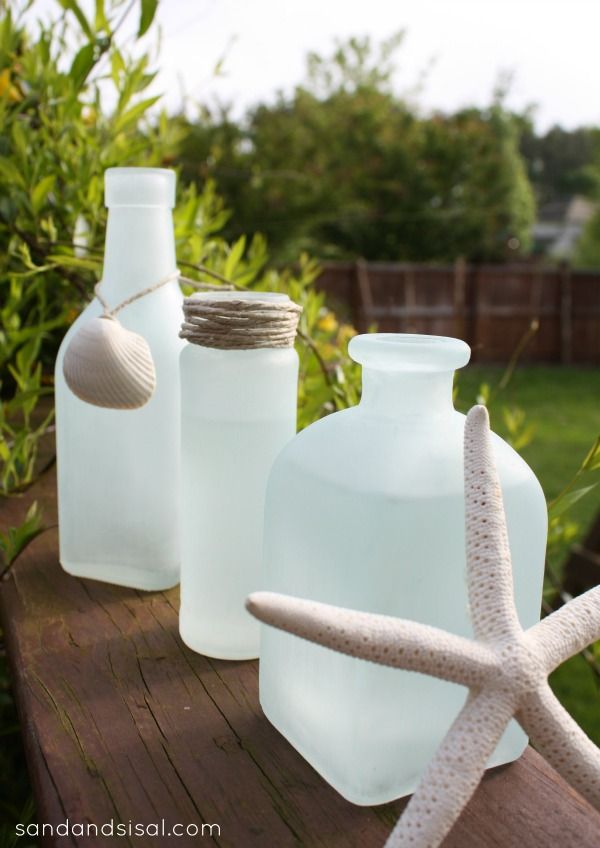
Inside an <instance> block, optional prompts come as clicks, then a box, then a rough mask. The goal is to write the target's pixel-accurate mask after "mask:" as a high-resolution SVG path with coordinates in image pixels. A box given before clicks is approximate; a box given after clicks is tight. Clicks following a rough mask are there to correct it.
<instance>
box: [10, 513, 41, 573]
mask: <svg viewBox="0 0 600 848" xmlns="http://www.w3.org/2000/svg"><path fill="white" fill-rule="evenodd" d="M42 530H43V527H42V513H41V510H40V509H39V507H38V502H37V501H34V502H33V503H32V504H31V506H30V507H29V509H28V510H27V515H26V516H25V521H24V522H23V523H22V524H20V525H19V527H10V528H9V530H8V533H0V550H2V553H3V554H4V563H5V566H6V569H5V571H6V570H7V568H8V566H10V565H11V563H13V562H14V561H15V559H16V558H17V557H18V555H19V554H20V553H21V551H22V550H23V549H24V548H25V546H26V545H28V544H29V542H31V541H33V539H35V537H36V536H39V534H40V533H41V532H42ZM3 573H4V572H3Z"/></svg>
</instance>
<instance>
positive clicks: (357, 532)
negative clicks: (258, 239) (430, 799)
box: [260, 333, 547, 804]
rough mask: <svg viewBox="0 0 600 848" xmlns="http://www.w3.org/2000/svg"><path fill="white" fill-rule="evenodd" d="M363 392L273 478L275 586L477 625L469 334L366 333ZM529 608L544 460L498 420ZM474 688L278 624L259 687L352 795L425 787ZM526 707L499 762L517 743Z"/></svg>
mask: <svg viewBox="0 0 600 848" xmlns="http://www.w3.org/2000/svg"><path fill="white" fill-rule="evenodd" d="M350 354H351V356H352V357H353V358H354V359H355V360H356V361H357V362H359V363H361V364H362V366H363V393H362V399H361V402H360V404H359V405H358V406H356V407H354V408H352V409H348V410H345V411H343V412H339V413H336V414H333V415H330V416H328V417H327V418H324V419H322V420H321V421H318V422H317V423H315V424H313V425H312V426H310V427H308V428H307V429H306V430H304V431H303V432H302V433H300V434H299V435H298V436H296V438H295V439H293V440H292V441H291V442H290V444H289V445H287V447H286V448H285V449H284V450H283V451H282V453H281V454H280V456H279V457H278V459H277V461H276V462H275V464H274V467H273V470H272V473H271V477H270V480H269V485H268V492H267V500H266V514H265V565H266V577H265V581H264V587H265V588H267V589H270V590H273V591H278V592H285V593H288V594H291V595H296V596H298V597H302V598H310V599H314V600H318V601H324V602H327V603H331V604H337V605H340V606H343V607H349V608H352V609H358V610H365V611H370V612H377V613H384V614H388V615H394V616H399V617H403V618H408V619H414V620H417V621H420V622H425V623H427V624H431V625H436V626H437V627H441V628H445V629H447V630H449V631H451V632H453V633H457V634H461V635H464V636H469V637H470V636H472V629H471V624H470V620H469V611H468V601H467V590H466V581H465V565H466V563H465V530H464V500H463V498H464V485H463V429H464V416H463V415H462V414H460V413H458V412H456V411H455V410H454V408H453V403H452V383H453V372H454V370H455V369H456V368H460V367H462V366H463V365H465V364H466V363H467V361H468V359H469V355H470V351H469V348H468V346H467V345H466V344H464V342H461V341H459V340H457V339H450V338H442V337H435V336H417V335H408V334H406V335H404V334H399V335H395V334H379V333H375V334H369V335H362V336H357V337H356V338H355V339H353V340H352V341H351V343H350ZM493 445H494V450H495V455H496V461H497V465H498V471H499V475H500V481H501V486H502V491H503V496H504V502H505V507H506V515H507V521H508V534H509V541H510V548H511V553H512V558H513V563H514V575H515V593H516V600H517V608H518V612H519V617H520V619H521V623H522V625H523V626H524V627H529V626H531V625H532V624H534V623H535V622H536V621H537V620H538V618H539V613H540V603H541V590H542V575H543V568H544V551H545V541H546V530H547V519H546V506H545V500H544V496H543V493H542V491H541V488H540V486H539V483H538V482H537V480H536V478H535V476H534V475H533V473H532V471H531V470H530V469H529V467H528V466H527V465H526V463H525V462H524V461H523V460H522V459H521V458H520V457H519V456H518V455H517V454H516V453H515V451H514V450H513V449H512V448H511V447H509V446H508V445H507V444H506V443H505V442H503V441H502V440H501V439H500V438H498V437H497V436H494V437H493ZM465 696H466V689H465V688H463V687H461V686H458V685H456V684H452V683H446V682H443V681H440V680H436V679H433V678H431V677H427V676H424V675H421V674H417V673H412V672H403V671H399V670H396V669H390V668H384V667H381V666H377V665H375V664H371V663H368V662H365V661H362V660H358V659H354V658H351V657H347V656H342V655H340V654H337V653H334V652H332V651H328V650H327V649H325V648H323V647H320V646H317V645H313V644H309V643H307V642H305V641H303V640H301V639H298V638H296V637H294V636H291V635H289V634H285V633H282V632H280V631H277V630H275V629H273V628H269V627H263V632H262V643H261V663H260V699H261V704H262V707H263V709H264V711H265V713H266V715H267V716H268V718H269V719H270V720H271V722H272V723H273V724H274V725H275V727H277V728H278V729H279V730H280V731H281V732H282V733H283V734H284V735H285V736H286V737H287V739H288V740H289V741H290V742H291V743H292V744H293V745H294V746H295V747H296V748H297V749H298V751H300V753H301V754H302V755H303V756H304V757H305V758H306V759H307V760H308V761H309V762H310V763H311V764H312V765H313V766H314V768H315V769H316V770H317V771H318V772H320V774H321V775H322V776H323V777H324V778H325V779H326V780H327V781H328V782H329V783H330V784H332V785H333V786H334V787H335V788H336V789H337V790H338V791H339V792H340V793H341V794H342V795H343V796H344V797H345V798H347V799H348V800H350V801H353V802H354V803H356V804H380V803H384V802H387V801H390V800H392V799H394V798H398V797H401V796H403V795H407V794H408V793H411V792H412V791H413V790H414V789H415V787H416V784H417V782H418V780H419V777H420V775H421V774H422V772H423V770H424V768H425V766H426V764H427V763H428V761H429V760H430V758H431V756H432V755H433V754H434V752H435V750H436V748H437V747H438V746H439V744H440V742H441V740H442V738H443V736H444V734H445V733H446V731H447V730H448V728H449V726H450V724H451V722H452V720H453V719H454V717H455V716H456V714H457V713H458V711H459V709H460V707H461V706H462V704H463V703H464V700H465ZM526 742H527V740H526V737H525V735H524V734H523V732H522V731H521V729H520V728H519V727H518V726H517V724H516V723H515V722H512V723H511V725H510V726H509V728H508V729H507V731H506V733H505V734H504V736H503V737H502V739H501V740H500V742H499V744H498V747H497V749H496V751H495V752H494V754H493V756H492V757H491V759H490V762H489V765H499V764H501V763H506V762H509V761H511V760H514V759H515V758H517V757H518V756H519V755H520V754H521V753H522V751H523V749H524V747H525V745H526Z"/></svg>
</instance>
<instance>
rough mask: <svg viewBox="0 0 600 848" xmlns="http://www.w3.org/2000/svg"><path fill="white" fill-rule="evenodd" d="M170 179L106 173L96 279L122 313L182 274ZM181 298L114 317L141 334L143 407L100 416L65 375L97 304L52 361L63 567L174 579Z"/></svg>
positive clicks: (113, 576) (145, 585) (152, 580)
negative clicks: (148, 382) (145, 356)
mask: <svg viewBox="0 0 600 848" xmlns="http://www.w3.org/2000/svg"><path fill="white" fill-rule="evenodd" d="M174 202H175V174H174V173H173V172H172V171H168V170H164V169H154V168H111V169H109V170H108V171H107V172H106V174H105V203H106V206H107V207H108V223H107V231H106V244H105V253H104V268H103V275H102V283H101V288H100V290H101V294H102V296H103V299H104V300H105V301H106V302H107V303H108V304H109V305H110V306H111V307H115V306H117V304H119V303H121V302H122V301H123V300H125V299H126V298H128V297H129V296H131V295H134V294H137V293H138V292H140V291H141V290H143V289H145V288H147V287H148V286H151V285H153V284H155V283H157V282H158V281H159V280H161V279H163V278H165V277H166V276H167V275H170V274H173V273H174V272H175V271H176V260H175V243H174V236H173V221H172V211H171V210H172V208H173V205H174ZM181 303H182V295H181V292H180V289H179V285H178V282H177V280H176V279H173V280H172V281H171V282H169V283H168V284H167V285H164V286H162V287H161V288H160V289H158V290H157V291H155V292H153V293H152V294H149V295H147V296H144V297H142V298H140V299H139V300H137V301H135V302H134V303H131V304H130V305H128V306H126V307H125V308H124V309H123V310H122V311H121V312H119V315H118V318H119V320H120V322H121V324H122V325H123V326H124V327H125V328H126V329H128V330H132V331H133V332H135V333H138V334H140V335H141V336H143V337H144V338H145V339H146V341H147V342H148V344H149V346H150V350H151V352H152V358H153V360H154V366H155V370H156V389H155V391H154V394H153V396H152V397H151V399H150V400H149V401H148V403H146V404H145V405H144V406H142V407H140V408H139V409H132V410H123V409H118V410H115V409H103V408H99V407H97V406H93V405H91V404H89V403H86V402H85V401H82V400H80V399H79V398H78V397H76V396H75V395H74V394H73V392H71V390H70V389H69V388H68V386H67V385H66V383H65V379H64V376H63V369H62V363H63V357H64V352H65V350H66V348H67V346H68V344H69V342H70V340H71V338H72V337H73V335H74V333H76V332H77V330H78V329H79V328H80V327H81V326H82V325H83V324H84V323H85V322H87V321H89V320H90V319H91V318H95V317H97V316H99V315H101V313H102V307H101V306H100V303H99V302H98V300H97V299H94V300H93V301H92V302H91V303H90V304H89V306H87V308H86V309H85V310H84V311H83V313H82V314H81V315H80V316H79V318H77V320H76V321H75V323H74V324H73V326H72V327H71V328H70V329H69V332H68V333H67V335H66V336H65V339H64V341H63V343H62V345H61V349H60V351H59V355H58V358H57V362H56V375H55V379H56V415H57V450H58V505H59V534H60V561H61V564H62V566H63V568H64V569H65V570H66V571H68V572H69V573H70V574H74V575H76V576H79V577H91V578H93V579H96V580H105V581H108V582H111V583H117V584H119V585H123V586H131V587H134V588H137V589H165V588H168V587H169V586H173V585H175V584H176V583H177V582H178V580H179V565H180V550H179V500H178V499H179V391H178V380H177V369H178V356H179V351H180V348H181V346H182V344H183V343H182V341H181V340H180V339H179V338H178V331H179V327H180V324H181Z"/></svg>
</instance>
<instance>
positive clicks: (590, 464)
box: [581, 436, 600, 471]
mask: <svg viewBox="0 0 600 848" xmlns="http://www.w3.org/2000/svg"><path fill="white" fill-rule="evenodd" d="M599 468H600V436H598V437H597V439H596V441H595V442H594V444H593V445H592V447H591V448H590V450H589V451H588V454H587V456H586V458H585V459H584V460H583V462H582V463H581V470H582V471H597V470H598V469H599Z"/></svg>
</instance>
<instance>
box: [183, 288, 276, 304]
mask: <svg viewBox="0 0 600 848" xmlns="http://www.w3.org/2000/svg"><path fill="white" fill-rule="evenodd" d="M188 299H189V300H202V301H209V302H210V301H234V300H242V301H251V302H255V301H258V302H260V301H263V302H268V303H287V302H288V301H289V297H288V295H287V294H283V293H282V292H261V291H230V290H229V289H226V290H225V291H207V292H195V293H194V294H192V295H190V297H189V298H188Z"/></svg>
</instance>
